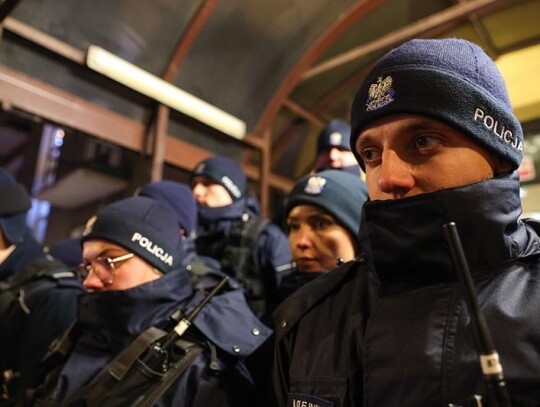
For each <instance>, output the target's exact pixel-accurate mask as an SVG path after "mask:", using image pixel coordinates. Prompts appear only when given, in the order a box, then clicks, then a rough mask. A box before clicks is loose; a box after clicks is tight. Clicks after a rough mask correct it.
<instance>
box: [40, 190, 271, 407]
mask: <svg viewBox="0 0 540 407" xmlns="http://www.w3.org/2000/svg"><path fill="white" fill-rule="evenodd" d="M82 242H83V259H84V263H83V264H82V265H81V267H80V273H81V274H80V275H81V278H82V279H83V281H84V287H85V288H86V290H87V293H86V294H84V295H82V296H81V298H80V302H79V308H78V319H77V323H76V325H75V327H74V332H77V335H76V337H75V343H74V345H73V346H72V348H71V349H72V350H71V352H70V353H69V357H68V359H67V361H66V363H65V364H64V365H63V367H62V369H61V372H60V375H59V379H58V381H57V383H56V389H55V392H54V395H53V400H51V401H54V402H57V403H69V402H70V400H74V399H77V398H78V397H80V394H82V393H81V391H82V388H84V386H86V385H88V384H89V383H90V382H91V381H92V380H93V379H94V378H95V377H96V376H97V375H98V374H99V373H100V372H101V371H102V370H103V369H104V368H105V367H106V366H107V365H108V364H109V363H110V362H111V361H112V360H113V359H115V357H116V356H117V355H119V353H120V352H121V351H122V350H124V349H125V348H126V347H127V346H128V345H129V344H130V343H131V342H132V341H133V340H134V338H136V337H137V336H138V335H139V334H141V333H142V332H143V331H145V330H147V329H148V328H150V327H158V328H164V327H166V326H168V324H169V323H170V319H169V318H170V317H171V316H172V315H173V314H174V313H175V311H177V310H185V311H188V312H189V310H191V309H193V307H194V306H195V305H197V304H198V303H199V302H200V300H201V294H200V293H199V292H197V291H194V290H193V289H192V285H191V283H190V277H189V275H188V273H187V272H186V270H185V268H183V267H182V261H181V259H180V256H179V254H178V253H179V250H180V252H181V249H180V245H181V244H182V241H181V239H180V234H179V231H178V223H177V218H176V216H175V215H174V214H173V213H172V212H171V211H170V209H169V208H168V207H166V206H164V205H163V204H161V203H160V202H158V201H156V200H154V199H151V198H148V197H144V196H136V197H131V198H127V199H124V200H121V201H118V202H115V203H113V204H110V205H108V206H107V207H105V208H104V209H102V210H100V211H99V212H98V213H97V214H96V216H94V217H92V218H91V219H90V220H89V221H88V223H87V227H86V230H85V232H84V234H83V238H82ZM188 332H191V333H192V335H196V336H197V337H198V338H199V339H200V341H201V343H203V342H204V343H206V344H207V345H206V346H205V350H204V352H203V353H202V354H201V355H199V356H198V357H197V358H196V359H195V360H194V361H193V362H192V363H191V364H190V365H189V367H188V368H187V370H186V371H184V372H183V374H182V375H181V376H180V378H178V379H177V380H176V381H175V382H174V383H172V385H171V386H170V387H169V388H168V389H167V390H166V392H165V393H164V394H163V395H162V396H161V397H160V398H159V400H158V401H157V404H156V405H157V406H173V405H174V406H210V405H216V406H217V405H219V406H248V405H253V403H257V402H258V395H257V393H256V392H255V390H254V388H253V385H252V380H251V377H250V375H249V373H248V372H247V370H246V369H245V367H244V365H243V362H242V360H243V358H245V357H246V356H248V355H249V354H251V353H252V352H253V351H254V350H255V349H256V348H257V347H259V346H260V344H261V343H263V342H264V341H265V340H266V339H267V338H268V336H269V334H270V332H269V330H268V329H267V328H266V327H265V326H264V325H262V324H261V323H260V322H259V321H258V320H257V319H256V317H255V316H254V315H253V314H252V313H251V311H250V310H249V308H248V307H247V304H246V303H245V299H244V297H243V294H242V293H241V291H238V290H233V291H225V292H224V293H223V294H220V295H217V296H216V297H214V298H213V299H212V300H211V301H210V302H209V303H208V304H207V305H206V306H205V307H204V308H203V310H202V311H201V314H199V316H198V317H197V318H195V320H193V321H192V327H191V328H189V329H188ZM45 393H46V392H45ZM123 397H124V396H123ZM113 401H114V400H113Z"/></svg>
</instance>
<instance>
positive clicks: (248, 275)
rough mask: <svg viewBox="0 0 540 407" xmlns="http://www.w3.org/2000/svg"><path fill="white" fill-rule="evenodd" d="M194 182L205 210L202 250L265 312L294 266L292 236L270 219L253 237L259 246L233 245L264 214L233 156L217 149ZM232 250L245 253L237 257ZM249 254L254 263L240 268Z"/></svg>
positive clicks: (197, 169)
mask: <svg viewBox="0 0 540 407" xmlns="http://www.w3.org/2000/svg"><path fill="white" fill-rule="evenodd" d="M191 186H192V189H193V196H194V197H195V200H196V201H197V204H198V211H199V225H198V228H197V240H196V245H197V252H198V253H199V254H200V255H205V256H210V257H213V258H215V259H217V260H219V261H220V262H221V263H222V265H223V269H224V271H225V272H229V273H231V275H233V276H234V277H236V278H237V279H238V280H239V281H240V283H242V284H244V285H245V287H246V291H247V296H248V300H249V301H250V305H251V306H252V308H253V310H254V311H255V313H256V314H257V315H259V316H263V315H265V314H266V313H267V312H269V311H270V310H272V309H273V307H274V306H275V304H276V302H277V290H278V287H279V285H280V284H281V279H282V277H283V276H284V275H285V274H286V273H288V272H290V271H291V253H290V250H289V245H288V243H287V237H286V236H285V234H284V233H283V231H282V230H281V229H280V228H279V227H277V226H276V225H274V224H272V223H265V224H262V230H260V233H257V234H256V236H254V237H253V238H252V240H254V242H253V247H233V246H235V244H234V243H231V239H230V236H231V234H232V231H233V230H238V228H240V229H242V228H243V225H247V224H248V221H249V220H250V219H257V218H259V209H258V203H257V202H256V200H255V199H253V198H249V197H248V196H247V181H246V176H245V174H244V172H243V170H242V168H241V167H240V166H239V165H238V164H237V163H236V162H235V161H233V160H231V159H230V158H227V157H224V156H220V155H216V156H213V157H211V158H208V159H206V160H204V161H202V162H201V163H199V164H198V165H197V166H196V167H195V169H194V171H193V174H192V178H191ZM235 227H236V229H233V228H235ZM245 234H246V235H248V236H249V233H247V232H246V233H245ZM231 248H232V249H233V250H229V249H231ZM226 253H229V254H230V253H243V254H241V255H239V256H238V257H239V259H235V256H234V255H233V256H226ZM244 254H248V257H247V265H248V267H247V268H246V269H243V270H238V269H236V265H238V264H240V263H246V261H245V260H242V258H243V256H244ZM225 257H227V264H224V258H225Z"/></svg>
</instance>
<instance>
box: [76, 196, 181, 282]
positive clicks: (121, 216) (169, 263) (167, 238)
mask: <svg viewBox="0 0 540 407" xmlns="http://www.w3.org/2000/svg"><path fill="white" fill-rule="evenodd" d="M92 239H103V240H107V241H109V242H112V243H116V244H117V245H119V246H122V247H123V248H125V249H127V250H129V251H130V252H132V253H134V254H136V255H137V256H139V257H141V258H143V259H144V260H146V261H147V262H148V263H150V264H151V265H152V266H154V267H156V268H157V269H158V270H159V271H161V272H163V273H167V272H169V271H172V270H174V269H175V268H177V267H178V265H179V264H180V263H181V259H180V258H179V257H180V256H179V248H180V244H181V243H180V242H181V240H180V232H179V230H178V222H177V220H176V216H175V214H174V213H173V212H171V210H170V209H169V208H168V207H167V206H165V205H163V204H162V203H160V202H158V201H157V200H155V199H152V198H148V197H145V196H135V197H131V198H126V199H123V200H121V201H117V202H114V203H112V204H110V205H107V206H106V207H105V208H103V209H101V210H100V211H99V212H98V213H97V214H96V215H95V216H93V217H91V218H90V219H89V220H88V222H87V223H86V227H85V230H84V232H83V236H82V239H81V240H82V243H84V242H85V241H87V240H92Z"/></svg>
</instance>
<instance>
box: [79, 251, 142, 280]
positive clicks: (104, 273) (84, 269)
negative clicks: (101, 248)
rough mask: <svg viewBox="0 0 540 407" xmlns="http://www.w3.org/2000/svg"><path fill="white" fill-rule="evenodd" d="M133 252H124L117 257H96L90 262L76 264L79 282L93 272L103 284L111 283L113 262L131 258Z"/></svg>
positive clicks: (114, 267)
mask: <svg viewBox="0 0 540 407" xmlns="http://www.w3.org/2000/svg"><path fill="white" fill-rule="evenodd" d="M133 256H134V254H133V253H128V254H124V255H122V256H118V257H113V258H110V257H96V258H95V259H93V260H92V261H90V262H85V263H81V264H79V265H78V266H77V269H76V273H77V277H78V278H79V280H80V281H81V282H83V281H84V280H86V278H87V277H88V276H89V275H90V273H94V274H95V275H96V277H97V278H99V279H100V280H101V282H102V283H103V284H105V285H111V284H112V283H113V281H114V271H115V270H116V266H115V264H117V263H120V262H122V261H125V260H128V259H131V258H132V257H133Z"/></svg>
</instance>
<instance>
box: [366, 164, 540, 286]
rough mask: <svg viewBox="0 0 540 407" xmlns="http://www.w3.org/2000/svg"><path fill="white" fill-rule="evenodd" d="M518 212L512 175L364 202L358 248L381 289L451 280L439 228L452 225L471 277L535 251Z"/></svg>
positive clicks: (451, 271) (535, 243)
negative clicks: (378, 281) (425, 192)
mask: <svg viewBox="0 0 540 407" xmlns="http://www.w3.org/2000/svg"><path fill="white" fill-rule="evenodd" d="M520 214H521V203H520V199H519V180H518V176H517V173H514V174H509V175H505V176H501V177H498V178H493V179H490V180H486V181H482V182H478V183H475V184H471V185H466V186H462V187H456V188H449V189H444V190H440V191H437V192H433V193H428V194H421V195H417V196H413V197H409V198H404V199H396V200H388V201H373V202H366V203H365V204H364V210H363V217H364V218H363V219H362V228H361V232H360V247H361V248H362V249H363V250H365V251H366V253H368V258H371V259H372V261H373V266H374V268H375V271H376V273H377V274H378V275H379V278H380V280H381V284H382V286H383V288H388V286H390V285H392V286H394V287H396V285H397V286H398V287H406V286H418V285H429V284H436V283H440V282H448V281H454V280H456V273H455V272H454V269H453V264H452V258H451V254H450V251H449V246H448V243H447V241H446V238H445V233H444V229H443V225H444V224H446V223H449V222H455V223H456V226H457V229H458V232H459V235H460V239H461V242H462V245H463V248H464V252H465V256H466V258H467V261H468V264H469V267H470V269H471V272H472V273H473V276H474V275H479V274H482V273H486V272H493V270H496V269H497V266H499V265H503V264H505V263H508V262H511V261H514V260H515V259H517V258H518V257H522V256H526V255H530V254H538V253H539V249H538V241H537V239H536V238H534V234H532V233H531V229H530V228H529V227H527V226H526V225H525V224H524V223H523V222H522V221H521V220H520V219H519V216H520ZM369 252H371V254H370V255H369Z"/></svg>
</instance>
